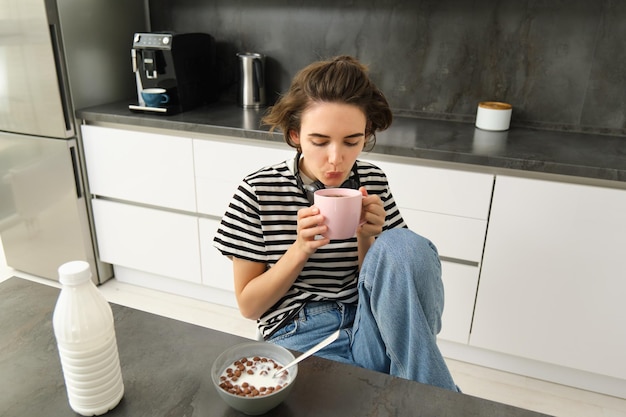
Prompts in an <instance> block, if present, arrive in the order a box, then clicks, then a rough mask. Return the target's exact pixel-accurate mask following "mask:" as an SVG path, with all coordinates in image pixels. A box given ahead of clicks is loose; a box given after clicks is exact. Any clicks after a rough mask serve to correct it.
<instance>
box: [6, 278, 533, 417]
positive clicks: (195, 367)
mask: <svg viewBox="0 0 626 417" xmlns="http://www.w3.org/2000/svg"><path fill="white" fill-rule="evenodd" d="M58 294H59V290H58V289H57V288H54V287H50V286H47V285H43V284H39V283H35V282H32V281H27V280H23V279H19V278H10V279H9V280H7V281H4V282H2V283H0V316H1V317H2V321H0V348H1V349H2V355H1V358H0V375H2V378H0V388H2V390H1V391H0V392H1V393H2V394H0V415H2V416H3V417H25V416H38V415H45V416H46V417H61V416H76V415H77V414H75V413H74V412H73V411H72V410H71V409H70V407H69V403H68V401H67V394H66V392H65V384H64V380H63V374H62V371H61V364H60V360H59V356H58V351H57V347H56V342H55V339H54V333H53V330H52V312H53V310H54V306H55V304H56V300H57V297H58ZM112 309H113V314H114V317H115V329H116V336H117V341H118V350H119V354H120V363H121V366H122V374H123V378H124V386H125V394H124V398H123V399H122V401H121V402H120V404H119V405H118V406H117V407H116V408H114V409H113V410H112V411H110V412H108V413H107V414H105V415H106V416H111V417H117V416H124V417H126V416H128V417H131V416H132V417H143V416H145V417H154V416H172V417H183V416H185V417H200V416H240V415H243V414H240V413H238V412H236V411H235V410H233V409H231V408H230V407H228V406H227V405H226V404H225V403H224V402H223V401H222V400H221V399H220V398H219V397H218V394H217V392H216V391H215V388H214V386H213V385H212V382H211V377H210V375H209V372H210V368H211V365H212V362H213V360H214V359H215V358H216V357H217V356H218V355H219V354H220V353H221V352H222V351H223V350H224V349H226V348H227V347H229V346H231V345H233V344H236V343H241V342H244V341H248V340H247V339H243V338H240V337H238V336H233V335H229V334H226V333H221V332H217V331H214V330H211V329H207V328H204V327H199V326H195V325H191V324H187V323H183V322H179V321H176V320H172V319H168V318H164V317H160V316H156V315H153V314H150V313H145V312H142V311H138V310H134V309H131V308H128V307H123V306H119V305H116V304H113V305H112ZM321 400H323V401H321ZM270 414H271V415H272V416H277V417H280V416H299V417H306V416H328V417H333V416H337V417H349V416H373V415H376V416H398V415H399V416H408V415H411V416H416V417H419V416H434V415H436V416H440V417H446V416H449V417H451V416H459V417H460V416H483V417H491V416H493V417H496V416H497V417H539V416H541V415H542V414H538V413H535V412H532V411H527V410H523V409H520V408H516V407H512V406H508V405H504V404H500V403H496V402H493V401H488V400H483V399H480V398H476V397H472V396H469V395H465V394H460V393H455V392H451V391H447V390H444V389H441V388H436V387H431V386H427V385H423V384H419V383H416V382H413V381H407V380H403V379H399V378H393V377H390V376H388V375H386V374H382V373H378V372H373V371H369V370H365V369H362V368H358V367H354V366H348V365H344V364H340V363H337V362H333V361H329V360H325V359H321V358H316V357H312V358H309V359H307V360H306V361H303V362H302V363H300V364H299V368H298V379H297V381H296V383H295V385H294V387H293V390H292V391H291V393H290V395H289V397H288V398H287V400H286V401H285V402H284V403H283V404H281V405H279V406H278V407H277V408H275V409H274V410H273V411H271V412H270Z"/></svg>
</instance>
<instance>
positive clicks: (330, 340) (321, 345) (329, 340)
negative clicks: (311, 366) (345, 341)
mask: <svg viewBox="0 0 626 417" xmlns="http://www.w3.org/2000/svg"><path fill="white" fill-rule="evenodd" d="M339 334H341V330H337V331H335V332H333V333H332V334H331V335H330V336H328V337H327V338H326V339H324V340H322V341H321V342H319V343H318V344H317V345H315V346H313V347H312V348H311V349H309V350H307V351H306V352H304V353H303V354H302V355H300V356H298V357H297V358H296V359H295V360H293V361H291V362H289V363H288V364H287V365H285V366H284V367H283V368H281V369H279V370H277V371H276V372H274V375H272V378H276V376H278V375H280V374H281V373H283V372H284V371H286V370H287V369H289V368H291V367H292V366H294V365H295V364H297V363H298V362H300V361H302V360H304V359H306V358H308V357H309V356H311V355H312V354H314V353H315V352H317V351H318V350H321V349H322V348H325V347H326V346H328V345H330V344H331V343H333V342H334V341H335V340H337V338H338V337H339Z"/></svg>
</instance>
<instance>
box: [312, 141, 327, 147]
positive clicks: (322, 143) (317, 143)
mask: <svg viewBox="0 0 626 417" xmlns="http://www.w3.org/2000/svg"><path fill="white" fill-rule="evenodd" d="M311 143H312V144H313V146H319V147H322V146H325V145H326V143H327V142H311Z"/></svg>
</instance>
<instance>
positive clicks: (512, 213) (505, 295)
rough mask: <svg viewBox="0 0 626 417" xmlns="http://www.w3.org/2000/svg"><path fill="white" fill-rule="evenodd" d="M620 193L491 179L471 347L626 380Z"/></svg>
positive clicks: (625, 221) (625, 226)
mask: <svg viewBox="0 0 626 417" xmlns="http://www.w3.org/2000/svg"><path fill="white" fill-rule="evenodd" d="M625 248H626V190H618V189H610V188H601V187H595V186H587V185H575V184H566V183H558V182H551V181H543V180H533V179H523V178H513V177H506V176H498V177H497V179H496V186H495V191H494V197H493V204H492V209H491V217H490V221H489V231H488V234H487V240H486V245H485V254H484V258H483V265H482V273H481V277H480V284H479V290H478V298H477V302H476V310H475V315H474V322H473V328H472V334H471V338H470V345H472V346H476V347H480V348H484V349H488V350H491V351H497V352H502V353H506V354H510V355H515V356H518V357H522V358H529V359H533V360H537V361H541V362H547V363H551V364H556V365H561V366H564V367H567V368H573V369H577V370H582V371H587V372H592V373H596V374H601V375H606V376H611V377H615V378H619V379H622V380H624V379H626V361H624V352H626V327H625V326H624V318H625V317H626V303H624V295H626V256H625V254H626V251H625Z"/></svg>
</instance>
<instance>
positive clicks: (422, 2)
mask: <svg viewBox="0 0 626 417" xmlns="http://www.w3.org/2000/svg"><path fill="white" fill-rule="evenodd" d="M149 4H150V12H151V24H152V30H153V31H174V32H194V31H199V32H205V33H210V34H211V35H213V36H214V37H215V39H216V41H217V46H218V49H217V51H218V58H219V60H220V68H219V69H220V71H219V74H220V75H219V83H220V84H221V86H222V88H223V93H222V97H223V98H225V99H227V100H230V99H232V100H234V98H235V91H236V82H237V75H238V72H237V60H236V57H235V53H236V52H239V51H253V52H259V53H263V54H265V55H266V56H267V62H266V71H267V80H266V84H267V90H268V93H269V94H268V97H269V98H268V101H269V102H270V103H271V102H272V101H273V100H274V99H275V97H276V96H277V94H279V93H280V92H283V91H285V90H286V89H287V88H288V86H289V82H290V80H291V77H292V76H293V75H294V74H295V73H296V72H297V71H298V70H299V69H300V68H302V67H303V66H305V65H307V64H308V63H310V62H311V61H314V60H317V59H320V58H328V57H331V56H334V55H338V54H349V55H354V56H356V57H358V58H359V59H360V60H361V61H362V62H364V63H366V64H367V65H369V67H370V71H371V74H372V77H373V78H374V80H375V81H376V83H377V84H378V86H379V87H380V88H381V89H382V90H383V91H384V92H385V94H386V96H387V98H388V100H389V102H390V104H391V106H392V107H393V108H394V110H395V112H396V113H398V114H403V115H409V116H411V115H413V116H417V117H429V118H445V119H453V120H462V121H468V122H471V121H473V120H474V118H475V114H476V106H477V104H478V102H480V101H484V100H498V101H505V102H508V103H511V104H512V105H513V118H512V124H513V125H521V126H533V127H539V128H545V129H556V130H571V131H587V132H594V133H604V134H612V135H620V136H626V2H623V1H619V0H535V1H532V0H474V1H472V0H383V1H381V0H318V1H313V0H304V1H303V0H300V1H293V0H265V1H258V0H176V1H171V0H150V1H149Z"/></svg>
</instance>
